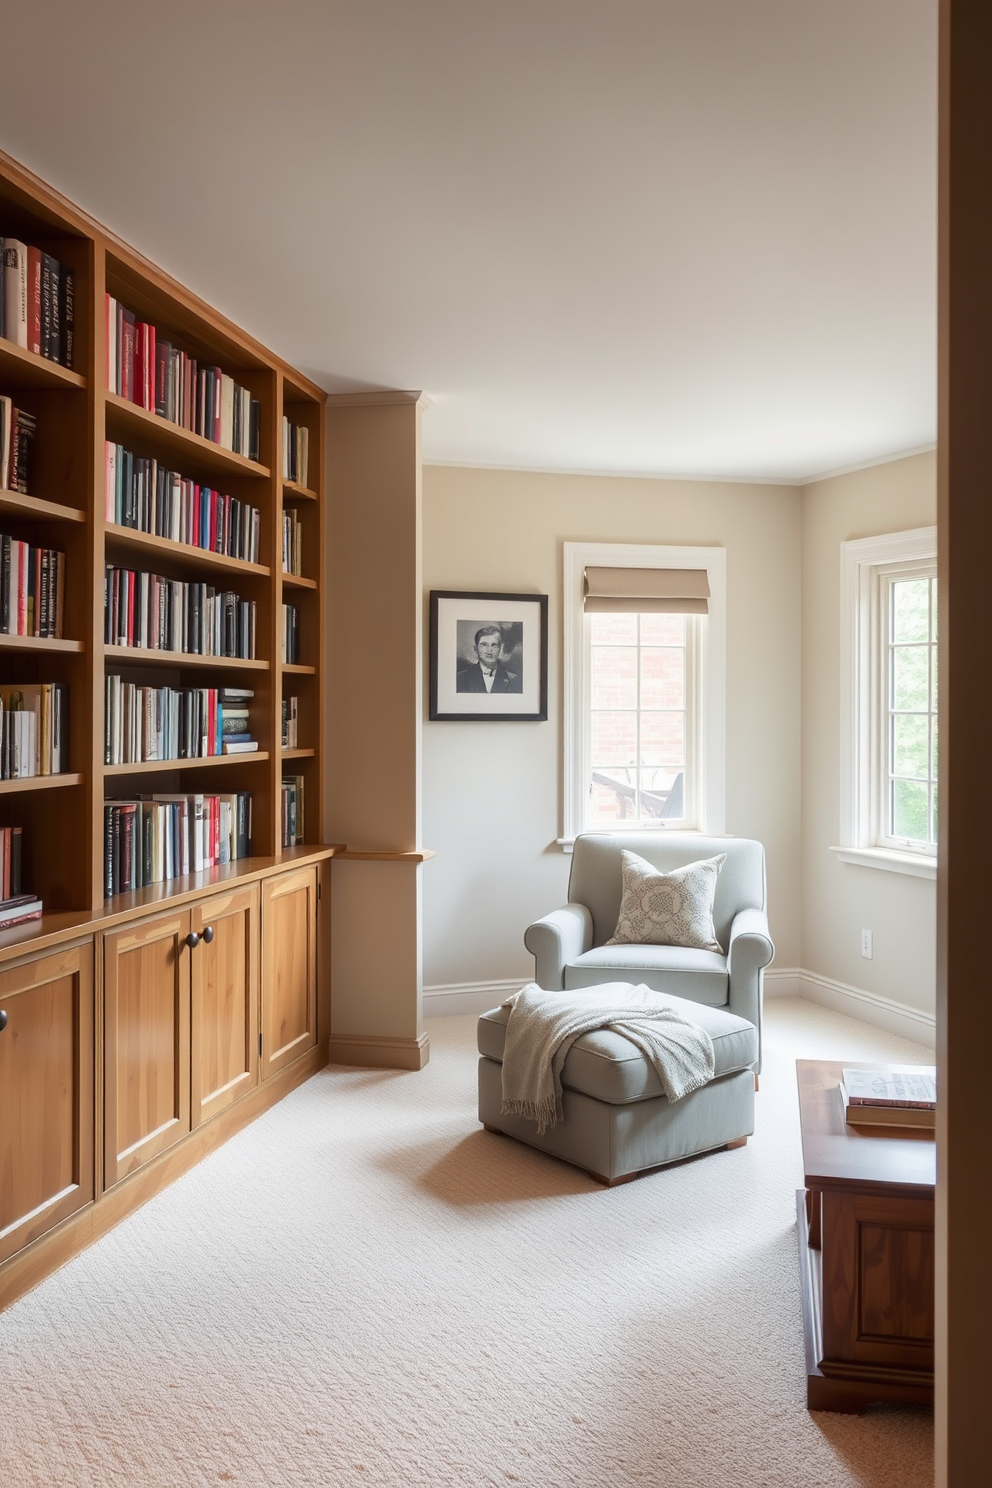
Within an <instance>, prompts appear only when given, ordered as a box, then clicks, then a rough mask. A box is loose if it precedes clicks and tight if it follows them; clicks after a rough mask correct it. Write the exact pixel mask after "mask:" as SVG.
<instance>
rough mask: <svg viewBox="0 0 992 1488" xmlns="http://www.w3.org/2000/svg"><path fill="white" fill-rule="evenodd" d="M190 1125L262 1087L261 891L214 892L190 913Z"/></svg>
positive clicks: (254, 886)
mask: <svg viewBox="0 0 992 1488" xmlns="http://www.w3.org/2000/svg"><path fill="white" fill-rule="evenodd" d="M190 930H191V932H192V934H193V935H196V936H198V937H199V940H198V942H197V944H196V946H195V948H194V949H193V951H192V954H191V955H190V972H191V976H192V989H193V994H192V1011H191V1024H190V1058H191V1065H190V1099H191V1108H190V1120H191V1123H192V1125H193V1126H199V1125H200V1124H201V1122H204V1121H208V1120H209V1119H210V1117H211V1116H214V1115H216V1113H217V1112H218V1111H223V1110H224V1108H225V1107H226V1106H229V1105H231V1104H232V1102H233V1101H236V1100H237V1099H238V1098H239V1096H242V1095H245V1094H246V1093H247V1092H248V1091H249V1090H251V1089H252V1088H253V1087H254V1086H255V1085H257V1084H258V885H257V884H248V885H247V886H246V887H245V888H242V889H235V890H234V891H233V892H232V893H230V894H212V895H211V896H210V898H209V899H205V900H204V901H203V902H202V903H201V904H198V905H195V906H194V908H193V909H192V910H191V911H190Z"/></svg>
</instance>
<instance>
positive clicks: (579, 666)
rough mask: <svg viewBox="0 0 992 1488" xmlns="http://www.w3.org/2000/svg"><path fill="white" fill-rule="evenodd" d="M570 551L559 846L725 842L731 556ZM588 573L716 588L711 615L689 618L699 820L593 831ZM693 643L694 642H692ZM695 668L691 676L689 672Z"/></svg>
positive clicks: (687, 551)
mask: <svg viewBox="0 0 992 1488" xmlns="http://www.w3.org/2000/svg"><path fill="white" fill-rule="evenodd" d="M563 549H564V586H563V596H564V604H563V611H564V678H563V681H564V716H563V740H562V745H563V748H562V835H561V837H559V839H558V845H559V846H560V847H563V848H564V849H565V851H566V852H569V851H571V846H572V843H573V842H574V840H575V838H576V836H578V834H579V833H580V832H583V831H593V832H603V833H618V832H624V831H631V830H644V831H665V830H669V831H670V830H672V829H673V827H674V829H675V830H678V831H697V832H705V833H709V834H719V833H722V832H724V831H725V820H726V633H727V625H726V590H727V579H726V574H727V564H726V549H724V548H716V547H672V546H669V545H667V544H665V545H662V544H658V543H576V542H566V543H564V544H563ZM587 567H604V568H691V569H705V571H706V575H707V578H708V581H709V588H710V598H709V613H708V614H707V615H705V616H703V615H696V616H691V617H689V618H690V619H692V620H693V621H694V622H696V623H695V624H694V625H693V626H692V627H691V629H692V631H693V636H692V644H691V645H687V647H686V665H687V675H686V704H687V715H688V708H689V704H690V701H692V703H693V704H694V710H693V716H692V718H691V719H690V718H689V717H688V716H687V718H686V745H687V751H688V750H689V749H691V750H692V753H691V756H690V755H689V754H688V753H687V760H686V763H687V764H688V763H689V761H690V758H691V761H692V765H693V770H692V774H693V775H694V777H695V780H694V790H693V791H692V793H691V799H690V800H689V802H688V803H687V804H688V807H689V811H690V812H691V815H689V816H688V818H687V819H682V820H680V821H679V822H678V823H666V822H663V821H662V822H658V823H656V824H655V823H652V824H651V825H650V826H644V827H643V828H641V827H635V826H632V824H627V825H624V824H622V823H617V825H616V826H610V825H609V824H607V823H601V822H597V823H595V824H592V825H589V826H587V825H586V823H585V785H586V782H587V780H588V768H589V760H590V757H591V706H590V697H589V674H590V666H589V631H590V627H589V625H588V624H587V621H586V616H585V612H584V610H583V599H584V596H585V587H584V581H585V571H586V568H587ZM688 639H689V637H688V634H687V641H688ZM690 668H691V675H689V669H690Z"/></svg>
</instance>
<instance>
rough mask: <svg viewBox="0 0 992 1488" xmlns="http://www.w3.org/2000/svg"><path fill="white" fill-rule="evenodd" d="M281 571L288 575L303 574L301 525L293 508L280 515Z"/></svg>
mask: <svg viewBox="0 0 992 1488" xmlns="http://www.w3.org/2000/svg"><path fill="white" fill-rule="evenodd" d="M282 571H283V573H288V574H302V572H303V523H302V522H301V521H300V519H299V516H298V515H297V513H296V510H295V508H293V507H288V508H287V509H286V510H285V511H284V512H283V514H282Z"/></svg>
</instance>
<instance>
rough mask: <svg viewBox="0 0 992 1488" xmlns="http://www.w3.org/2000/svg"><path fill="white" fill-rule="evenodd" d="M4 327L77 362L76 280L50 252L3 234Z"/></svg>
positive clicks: (10, 335) (65, 363)
mask: <svg viewBox="0 0 992 1488" xmlns="http://www.w3.org/2000/svg"><path fill="white" fill-rule="evenodd" d="M0 246H2V248H3V275H2V276H0V327H2V330H3V335H4V337H5V338H6V339H7V340H8V341H13V342H14V344H15V346H23V347H25V348H26V349H27V350H28V351H33V352H35V353H37V355H38V356H43V357H46V358H47V359H48V361H50V362H58V363H59V365H60V366H62V367H69V368H71V367H72V359H73V342H74V339H75V332H76V327H75V320H76V311H75V300H76V280H75V275H74V274H73V272H72V270H71V269H69V268H66V266H65V264H62V263H59V261H58V259H57V258H53V257H52V255H51V254H50V253H43V252H42V251H41V249H40V248H32V247H30V246H29V245H28V244H27V243H22V242H21V241H20V239H19V238H0Z"/></svg>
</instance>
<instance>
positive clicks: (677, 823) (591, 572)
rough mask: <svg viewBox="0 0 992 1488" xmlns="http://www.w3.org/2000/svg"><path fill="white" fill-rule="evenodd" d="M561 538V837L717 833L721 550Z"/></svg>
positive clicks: (720, 803) (567, 841)
mask: <svg viewBox="0 0 992 1488" xmlns="http://www.w3.org/2000/svg"><path fill="white" fill-rule="evenodd" d="M564 546H565V596H566V598H565V760H564V772H563V774H564V810H563V835H562V837H561V838H560V839H559V840H560V842H561V845H562V846H564V847H565V848H566V849H567V848H568V847H570V845H571V841H572V839H573V838H574V837H575V835H576V834H577V833H578V832H581V831H587V830H596V831H609V830H610V829H611V828H616V829H618V830H623V829H630V828H631V827H645V828H647V827H654V828H658V829H663V828H665V827H679V828H682V829H692V828H698V829H700V830H705V831H712V832H720V831H723V829H724V828H723V817H724V768H725V767H724V740H723V731H724V730H723V721H724V667H725V663H724V649H725V633H724V632H725V626H724V612H725V587H726V582H725V554H724V550H723V549H722V548H671V547H662V546H656V545H653V544H652V545H647V544H636V545H635V544H612V543H566V544H565V545H564ZM604 580H605V582H604ZM645 591H648V597H645ZM707 595H708V597H707ZM638 596H641V597H640V598H639V597H638ZM642 604H643V605H645V606H649V605H650V606H651V608H647V607H645V608H643V609H642V608H641V607H640V606H641V605H642ZM704 611H705V613H704Z"/></svg>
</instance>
